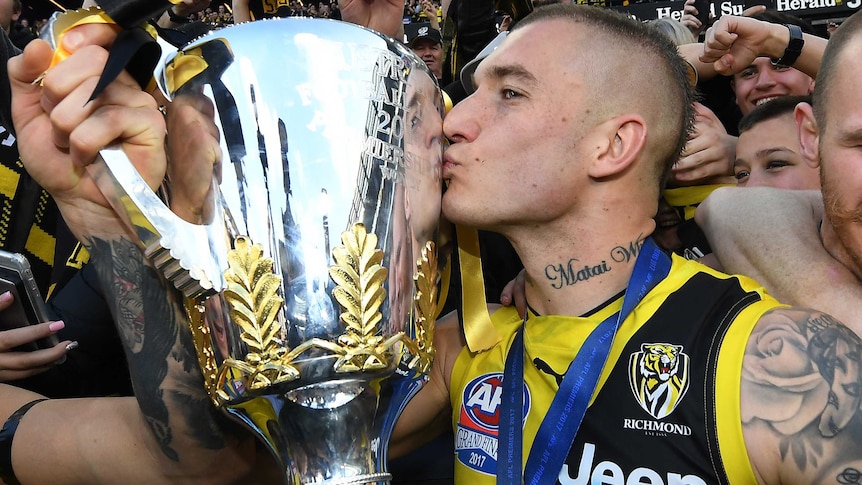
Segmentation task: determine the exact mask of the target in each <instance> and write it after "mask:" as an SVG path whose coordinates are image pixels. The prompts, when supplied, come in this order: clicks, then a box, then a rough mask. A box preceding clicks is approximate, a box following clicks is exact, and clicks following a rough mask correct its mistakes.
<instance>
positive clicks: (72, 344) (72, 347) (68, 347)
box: [66, 340, 78, 352]
mask: <svg viewBox="0 0 862 485" xmlns="http://www.w3.org/2000/svg"><path fill="white" fill-rule="evenodd" d="M77 348H78V341H77V340H75V341H73V342H69V344H68V345H66V352H68V351H70V350H75V349H77Z"/></svg>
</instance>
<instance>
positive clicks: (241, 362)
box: [64, 10, 444, 484]
mask: <svg viewBox="0 0 862 485" xmlns="http://www.w3.org/2000/svg"><path fill="white" fill-rule="evenodd" d="M92 14H93V11H92V10H89V11H79V12H76V13H69V14H66V15H73V16H74V15H92ZM64 22H65V23H66V24H67V25H71V23H72V22H71V21H70V19H68V18H67V19H65V20H64ZM155 74H156V81H157V84H158V85H159V87H160V88H161V91H162V92H163V94H164V96H165V97H166V98H167V99H168V100H170V101H172V102H173V103H172V104H178V103H181V102H188V101H193V102H196V103H200V102H203V103H204V104H205V105H208V106H212V107H213V108H214V109H212V110H210V111H209V112H210V113H211V114H212V121H213V123H214V125H215V126H216V127H217V130H218V145H219V146H220V148H221V152H222V156H221V163H220V164H217V165H216V167H215V173H214V176H213V187H212V190H211V191H210V193H209V195H208V196H207V199H206V204H205V210H204V213H203V216H204V218H203V221H202V222H203V223H202V224H192V223H189V222H186V221H184V220H182V219H180V218H179V217H177V216H176V215H175V214H174V213H172V212H171V210H170V209H169V208H168V206H166V205H165V202H166V201H167V203H168V205H170V197H169V195H167V196H164V195H163V196H162V197H159V196H158V195H157V194H155V193H153V192H152V190H150V189H149V188H148V187H147V185H146V184H145V183H144V182H143V180H142V179H141V177H140V175H139V174H138V173H137V172H136V171H135V169H134V168H133V167H132V165H131V163H130V162H129V160H128V158H127V157H126V156H125V155H124V154H123V152H122V150H120V149H118V148H111V147H109V148H106V149H104V150H103V151H102V159H103V162H104V163H102V162H98V163H97V164H95V165H94V166H93V169H94V170H96V171H97V172H98V179H99V185H100V189H101V190H102V191H103V193H104V194H105V196H106V197H107V198H108V200H109V201H111V203H112V205H113V206H114V207H115V209H117V210H118V212H119V213H120V214H121V215H123V217H124V218H125V219H126V222H127V224H129V225H130V227H131V228H133V229H134V232H135V233H136V234H137V235H138V236H139V239H140V240H139V241H137V242H138V243H139V244H140V246H141V248H142V249H143V250H144V252H145V254H146V255H147V257H148V258H149V259H150V261H151V262H152V263H153V265H154V266H155V267H156V268H157V269H158V270H159V271H161V272H162V274H163V275H164V276H165V277H166V278H167V279H169V280H170V281H171V282H173V284H174V286H175V287H176V289H177V290H178V291H180V292H182V294H183V295H184V299H185V306H186V310H187V315H188V323H189V328H190V329H191V332H192V334H193V337H194V340H195V346H196V350H197V354H198V360H199V363H200V365H201V369H202V371H203V373H204V380H205V383H206V386H207V390H208V393H209V395H210V397H211V399H212V402H213V403H214V405H216V406H218V407H220V408H221V409H224V410H225V411H226V412H227V413H229V414H230V415H232V416H233V417H235V418H238V419H239V420H240V421H242V422H243V423H245V424H246V425H247V426H248V427H249V428H250V429H252V430H253V431H254V432H255V433H256V434H257V435H258V436H259V437H260V438H262V439H263V440H264V442H265V443H266V444H267V445H268V446H269V448H270V449H271V451H272V452H273V453H274V455H275V456H276V457H277V458H278V459H279V460H280V462H281V465H282V469H283V470H284V480H285V483H338V484H348V483H350V484H352V483H378V482H387V481H389V479H390V478H391V477H390V475H389V474H388V473H387V472H386V459H387V457H386V450H387V443H388V439H389V435H390V434H391V431H392V428H393V426H394V423H395V421H396V419H397V417H398V415H399V414H400V412H401V410H402V409H403V407H404V405H405V404H406V402H407V401H408V400H409V399H410V397H412V395H413V394H415V392H416V391H418V389H419V388H420V387H421V385H422V384H423V383H424V381H425V378H426V376H427V373H428V370H429V368H430V365H431V360H432V358H433V355H434V348H433V345H432V338H433V329H434V324H433V322H434V318H435V316H436V315H435V312H436V300H437V284H438V274H439V268H438V260H437V255H436V248H435V244H436V237H437V223H438V220H439V214H440V197H441V178H440V165H441V159H442V148H443V143H444V138H443V134H442V109H443V108H442V99H441V95H440V91H439V89H438V87H437V83H436V80H435V79H434V77H433V75H432V74H431V73H430V72H429V71H428V69H427V68H426V67H425V64H424V63H423V62H422V60H421V59H419V58H417V57H416V56H415V55H414V54H413V53H412V52H411V51H410V50H409V49H407V48H406V47H404V46H403V45H401V44H399V43H397V42H394V41H392V40H391V39H389V38H388V37H386V36H383V35H381V34H378V33H376V32H374V31H371V30H368V29H365V28H362V27H359V26H356V25H353V24H348V23H343V22H337V21H329V20H320V19H307V18H291V19H277V20H266V21H257V22H251V23H246V24H240V25H235V26H231V27H227V28H224V29H221V30H218V31H214V32H211V33H209V34H207V35H205V36H203V37H202V38H200V39H197V40H195V41H193V42H191V43H189V44H188V45H186V46H185V47H183V48H181V49H179V50H175V51H173V52H171V53H169V54H167V55H164V54H163V56H162V60H161V61H159V65H158V66H157V67H156V69H155ZM167 112H168V116H171V109H170V107H169V108H168V109H167ZM168 126H169V127H170V126H171V123H170V122H169V123H168ZM167 139H168V143H167V145H168V147H169V149H168V152H169V154H170V153H171V150H170V146H171V144H173V143H185V140H184V139H183V133H173V132H171V131H170V130H169V132H168V134H167ZM172 162H175V161H174V160H172ZM166 184H167V188H166V189H167V190H166V193H167V194H169V193H170V182H166Z"/></svg>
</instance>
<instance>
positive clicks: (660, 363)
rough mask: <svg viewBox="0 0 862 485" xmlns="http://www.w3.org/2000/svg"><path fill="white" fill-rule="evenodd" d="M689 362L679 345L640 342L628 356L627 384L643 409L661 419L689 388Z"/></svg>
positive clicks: (672, 408)
mask: <svg viewBox="0 0 862 485" xmlns="http://www.w3.org/2000/svg"><path fill="white" fill-rule="evenodd" d="M688 366H689V358H688V355H686V354H685V353H683V351H682V345H673V344H666V343H653V344H641V350H640V352H635V353H633V354H632V355H631V357H629V385H630V386H631V390H632V392H633V393H634V395H635V399H637V401H638V403H639V404H640V405H641V407H642V408H643V409H644V411H646V412H648V413H649V414H650V415H651V416H652V417H654V418H655V419H662V418H664V417H666V416H668V415H669V414H670V413H672V412H673V410H674V409H676V407H677V405H678V404H679V403H680V401H682V398H683V396H685V392H686V391H687V390H688V382H689V374H688V373H689V368H688Z"/></svg>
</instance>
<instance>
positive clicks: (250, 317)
mask: <svg viewBox="0 0 862 485" xmlns="http://www.w3.org/2000/svg"><path fill="white" fill-rule="evenodd" d="M228 266H229V267H228V269H227V270H225V272H224V277H225V281H226V282H227V289H226V290H225V291H224V297H225V299H226V300H227V301H228V303H229V304H230V316H231V319H232V320H233V322H234V323H235V324H236V325H238V326H239V327H240V329H241V330H242V332H241V334H240V338H241V339H242V341H243V342H245V344H246V345H248V350H249V352H248V353H247V354H246V356H245V359H244V360H243V361H240V360H236V359H228V360H226V361H225V364H224V366H223V368H222V369H221V372H220V380H223V379H224V378H225V376H226V375H227V374H228V372H227V370H228V369H236V370H238V371H239V372H240V373H241V374H245V375H247V377H248V379H249V380H250V382H251V384H250V386H249V388H250V389H252V390H258V389H263V388H265V387H268V386H271V385H273V384H276V383H279V382H284V381H289V380H293V379H296V378H297V377H299V372H298V371H297V370H296V368H295V367H293V366H292V365H291V363H290V361H289V360H285V359H283V357H284V354H285V353H286V352H287V349H286V348H285V347H284V346H283V345H282V342H281V341H280V340H279V338H278V337H279V334H280V332H281V325H280V324H279V323H278V321H277V320H276V316H277V315H278V311H279V309H281V305H282V304H283V303H284V300H283V299H282V298H281V297H280V296H278V289H279V288H280V286H281V278H280V277H279V276H277V275H275V274H274V273H273V261H272V259H270V258H264V257H263V248H262V247H261V246H260V245H259V244H251V241H250V240H249V239H248V238H247V237H244V236H240V237H238V238H236V240H235V241H234V249H233V250H231V251H229V252H228Z"/></svg>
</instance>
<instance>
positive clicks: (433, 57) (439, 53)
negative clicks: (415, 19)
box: [404, 22, 443, 81]
mask: <svg viewBox="0 0 862 485" xmlns="http://www.w3.org/2000/svg"><path fill="white" fill-rule="evenodd" d="M404 29H405V33H406V35H407V45H408V46H409V47H410V48H411V49H413V52H415V53H416V55H417V56H419V57H421V58H422V60H423V61H425V65H426V66H428V69H430V70H431V72H432V73H434V77H436V78H437V80H438V81H440V80H441V79H442V78H443V36H441V35H440V31H439V30H437V29H435V28H434V27H431V24H430V23H429V22H419V23H416V24H408V25H405V26H404Z"/></svg>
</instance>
